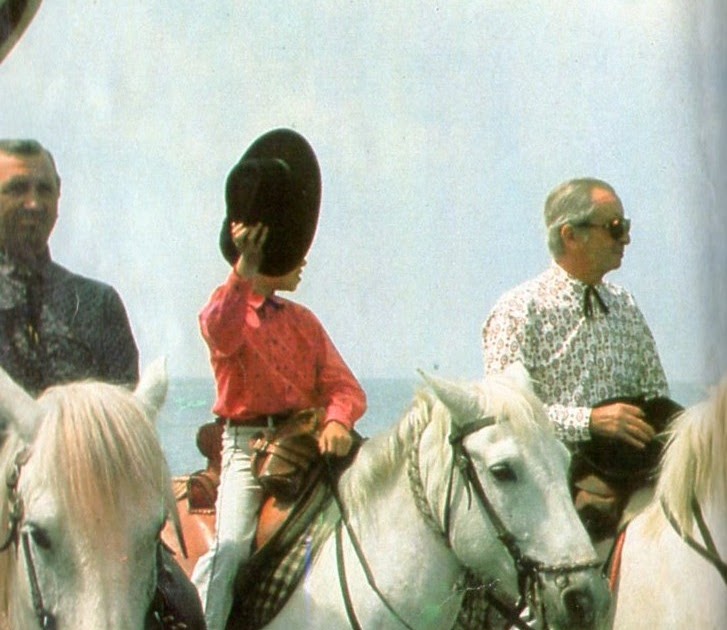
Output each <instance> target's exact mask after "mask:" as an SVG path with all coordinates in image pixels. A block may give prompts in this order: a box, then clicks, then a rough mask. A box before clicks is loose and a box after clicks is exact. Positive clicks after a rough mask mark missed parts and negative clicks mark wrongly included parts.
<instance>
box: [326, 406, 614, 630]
mask: <svg viewBox="0 0 727 630" xmlns="http://www.w3.org/2000/svg"><path fill="white" fill-rule="evenodd" d="M495 420H496V419H495V417H493V416H486V417H483V418H480V419H478V420H475V421H474V422H471V423H469V424H468V425H467V426H466V427H465V428H464V429H462V430H460V431H456V432H455V431H453V432H451V433H450V435H449V444H450V445H451V447H452V466H451V468H450V473H449V481H448V484H447V493H446V500H445V508H444V509H445V513H444V527H443V528H442V527H441V526H440V525H438V524H437V520H436V517H435V516H434V514H433V512H432V509H431V506H430V505H429V503H428V501H427V500H426V497H425V496H424V488H423V483H422V480H421V475H420V473H419V463H418V460H419V454H418V453H419V444H420V441H421V436H422V433H423V430H424V428H426V427H423V428H422V429H421V430H419V431H416V432H415V436H414V439H413V440H412V447H411V449H410V451H409V454H408V457H407V460H408V475H409V482H410V486H411V490H412V494H413V496H414V500H415V503H416V504H417V507H418V509H419V511H420V513H421V515H422V517H423V519H424V521H425V522H426V523H427V524H428V525H429V526H430V528H431V529H433V531H435V532H436V533H437V534H438V535H440V536H441V537H442V538H443V541H444V544H445V545H446V546H447V547H449V548H450V549H451V548H452V542H451V537H450V533H451V518H452V514H451V513H452V503H451V502H452V493H453V488H454V476H455V475H454V473H455V469H458V470H459V471H460V474H461V475H462V479H463V481H464V483H465V487H466V489H467V492H468V495H469V497H470V502H469V505H470V506H471V497H472V490H474V494H475V496H476V497H477V500H478V502H479V504H480V505H481V506H482V508H483V509H484V511H485V513H486V514H487V518H488V519H489V520H490V522H491V524H492V526H493V527H494V529H495V532H496V535H497V538H498V540H499V541H500V542H501V543H502V545H503V546H504V547H505V549H506V550H507V552H508V554H509V555H510V557H511V558H512V560H513V563H514V564H515V570H516V572H517V581H518V594H519V600H518V602H517V604H516V605H515V606H514V607H513V606H512V605H511V604H510V603H508V602H505V601H503V600H502V599H501V598H500V597H499V596H498V595H497V594H495V592H494V590H492V589H491V588H486V590H485V593H486V598H487V600H488V602H489V603H491V604H492V605H493V607H494V608H496V609H497V610H498V612H500V614H502V615H503V616H505V617H506V619H507V621H508V623H510V624H511V626H517V627H518V628H522V629H523V630H525V629H527V628H529V626H527V624H525V623H524V622H523V621H522V620H521V619H520V618H519V616H520V614H521V613H522V611H523V610H524V609H525V607H526V606H528V605H530V606H531V608H533V609H534V608H535V607H537V608H538V611H539V612H540V613H541V617H542V618H543V619H544V618H545V615H544V610H543V607H544V604H543V603H542V602H541V601H539V599H540V598H539V593H540V590H541V588H542V586H543V580H542V577H543V576H544V575H547V574H551V575H555V576H556V579H555V581H556V584H557V585H558V586H559V587H560V588H561V589H564V588H565V587H566V586H567V585H568V581H569V580H568V575H569V574H571V573H574V572H576V571H583V570H587V569H594V568H598V567H600V563H599V562H598V560H594V561H591V562H583V563H568V564H555V565H550V564H546V563H544V562H541V561H539V560H537V559H534V558H532V557H531V556H529V555H527V554H526V553H524V552H523V551H522V549H521V548H520V545H519V544H518V541H517V538H516V537H515V536H514V535H513V534H512V533H511V532H510V531H509V530H508V529H507V527H506V525H505V523H504V522H503V520H502V518H500V515H499V514H498V513H497V510H496V509H495V507H494V505H493V504H492V502H491V501H490V499H489V497H488V496H487V492H486V491H485V489H484V486H483V485H482V482H481V481H480V478H479V477H478V475H477V472H476V470H475V466H474V463H473V461H472V457H471V455H470V454H469V452H468V451H467V449H466V448H465V447H464V443H463V442H464V439H465V438H466V437H467V436H469V435H471V434H473V433H476V432H477V431H480V430H481V429H484V428H487V427H489V426H492V424H494V422H495ZM334 497H335V498H336V501H337V503H338V507H339V511H340V513H341V520H340V521H339V523H338V526H337V529H336V545H337V560H338V569H339V577H340V581H341V588H342V592H343V598H344V604H345V607H346V612H347V614H348V618H349V622H350V624H351V627H352V628H354V629H356V630H358V629H360V628H361V625H360V624H359V622H358V620H357V619H356V615H355V612H354V610H353V604H352V601H351V597H350V593H349V592H348V586H347V583H346V577H345V566H344V563H343V552H342V533H341V524H342V525H343V526H345V528H346V531H347V533H348V536H349V539H350V542H351V544H352V547H353V549H354V551H355V553H356V556H357V558H358V560H359V563H360V565H361V567H362V568H363V571H364V573H365V575H366V579H367V581H368V583H369V585H370V586H371V588H372V589H373V590H374V592H375V593H376V594H377V596H378V597H379V599H380V600H381V601H382V603H383V604H384V606H385V607H386V608H387V609H388V610H389V611H390V612H391V613H392V615H394V616H395V617H396V619H397V620H398V621H399V622H400V623H401V624H402V625H403V626H404V627H405V628H407V629H408V630H413V629H412V627H411V626H410V625H409V624H408V623H406V621H405V620H404V619H402V617H401V616H400V615H399V614H398V613H397V612H396V610H395V609H394V608H393V607H392V605H391V604H390V603H389V602H388V601H387V600H386V598H385V596H384V595H383V593H382V592H381V591H380V590H379V588H378V587H377V585H376V582H375V579H374V576H373V574H372V572H371V569H370V568H369V566H368V563H367V562H366V558H365V556H364V553H363V550H362V548H361V545H360V543H359V542H358V538H357V536H356V535H355V532H354V531H353V529H352V527H351V525H350V523H349V521H348V518H347V515H346V512H345V510H344V506H343V504H342V503H341V500H340V497H339V496H338V493H337V491H336V489H335V485H334Z"/></svg>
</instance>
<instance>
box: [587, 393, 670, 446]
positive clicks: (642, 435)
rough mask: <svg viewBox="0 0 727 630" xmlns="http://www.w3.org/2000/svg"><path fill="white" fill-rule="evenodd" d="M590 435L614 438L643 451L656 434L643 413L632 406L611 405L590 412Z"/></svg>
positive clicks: (623, 404) (622, 404)
mask: <svg viewBox="0 0 727 630" xmlns="http://www.w3.org/2000/svg"><path fill="white" fill-rule="evenodd" d="M590 429H591V433H593V434H595V435H602V436H604V437H610V438H615V439H617V440H621V441H623V442H626V443H627V444H630V445H631V446H633V447H635V448H638V449H643V448H645V447H646V445H647V444H648V443H649V442H651V440H653V439H654V436H655V435H656V432H655V431H654V428H653V427H652V426H651V425H650V424H649V423H648V422H646V420H645V415H644V412H643V411H642V410H641V409H640V408H639V407H636V406H634V405H628V404H626V403H613V404H610V405H604V406H603V407H595V408H594V409H592V410H591V424H590Z"/></svg>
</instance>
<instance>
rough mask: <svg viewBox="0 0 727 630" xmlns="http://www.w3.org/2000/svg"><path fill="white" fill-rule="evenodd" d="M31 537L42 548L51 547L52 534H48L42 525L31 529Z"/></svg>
mask: <svg viewBox="0 0 727 630" xmlns="http://www.w3.org/2000/svg"><path fill="white" fill-rule="evenodd" d="M30 537H31V538H32V539H33V542H34V543H35V544H36V545H38V547H40V548H41V549H46V550H48V549H50V548H51V540H50V536H49V535H48V532H47V531H46V530H44V529H42V528H40V527H33V528H32V529H31V530H30Z"/></svg>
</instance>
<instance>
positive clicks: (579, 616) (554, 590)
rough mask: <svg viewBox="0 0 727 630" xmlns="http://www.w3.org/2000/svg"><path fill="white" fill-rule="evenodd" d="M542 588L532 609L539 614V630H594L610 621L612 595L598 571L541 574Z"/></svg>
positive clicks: (535, 598)
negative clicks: (607, 620) (608, 619)
mask: <svg viewBox="0 0 727 630" xmlns="http://www.w3.org/2000/svg"><path fill="white" fill-rule="evenodd" d="M539 586H540V588H539V589H537V592H536V593H535V594H534V595H533V598H534V600H535V601H534V604H535V605H534V606H532V604H531V606H532V607H533V608H534V609H535V611H536V613H538V614H536V616H537V617H538V619H539V622H540V623H539V626H538V627H540V628H544V629H545V628H547V629H549V630H590V629H594V630H595V629H597V628H601V627H602V626H603V624H604V622H605V620H606V619H607V618H608V613H609V610H610V605H611V594H610V591H609V589H608V584H607V582H606V579H605V578H604V577H603V576H602V575H601V574H600V572H599V571H597V570H596V569H585V570H579V571H572V572H568V573H556V574H553V575H541V576H539ZM531 599H532V598H531Z"/></svg>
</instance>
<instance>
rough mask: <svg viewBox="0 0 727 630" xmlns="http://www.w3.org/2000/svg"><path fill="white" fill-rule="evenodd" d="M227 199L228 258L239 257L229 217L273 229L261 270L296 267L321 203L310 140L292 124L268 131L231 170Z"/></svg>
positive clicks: (223, 240)
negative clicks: (287, 127) (285, 127)
mask: <svg viewBox="0 0 727 630" xmlns="http://www.w3.org/2000/svg"><path fill="white" fill-rule="evenodd" d="M225 199H226V202H227V214H226V216H225V220H224V221H223V223H222V230H221V232H220V249H221V250H222V255H223V256H224V257H225V259H226V260H227V262H229V263H230V264H231V265H233V264H235V262H236V261H237V259H238V253H237V250H236V249H235V246H234V244H233V242H232V237H231V235H230V223H231V222H232V221H240V222H242V223H244V224H246V225H255V224H256V223H262V224H264V225H267V226H268V228H269V231H268V238H267V241H266V242H265V246H264V247H263V259H262V262H261V263H260V269H259V272H260V273H261V274H264V275H266V276H283V275H285V274H286V273H288V272H290V271H292V270H293V269H295V267H297V266H298V265H299V264H300V263H301V262H302V261H303V259H304V258H305V256H306V254H307V253H308V250H309V249H310V246H311V243H312V242H313V237H314V236H315V232H316V226H317V224H318V211H319V208H320V203H321V172H320V168H319V167H318V160H317V159H316V155H315V153H314V152H313V149H312V148H311V146H310V144H308V142H307V141H306V139H305V138H304V137H303V136H301V135H300V134H299V133H297V132H295V131H292V130H291V129H275V130H273V131H269V132H268V133H266V134H264V135H263V136H261V137H260V138H258V139H257V140H255V142H253V143H252V145H251V146H250V148H249V149H248V150H247V151H245V153H244V154H243V156H242V157H241V158H240V161H239V162H238V163H237V164H236V165H235V166H234V167H233V169H232V170H231V171H230V174H229V175H228V176H227V185H226V192H225Z"/></svg>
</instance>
